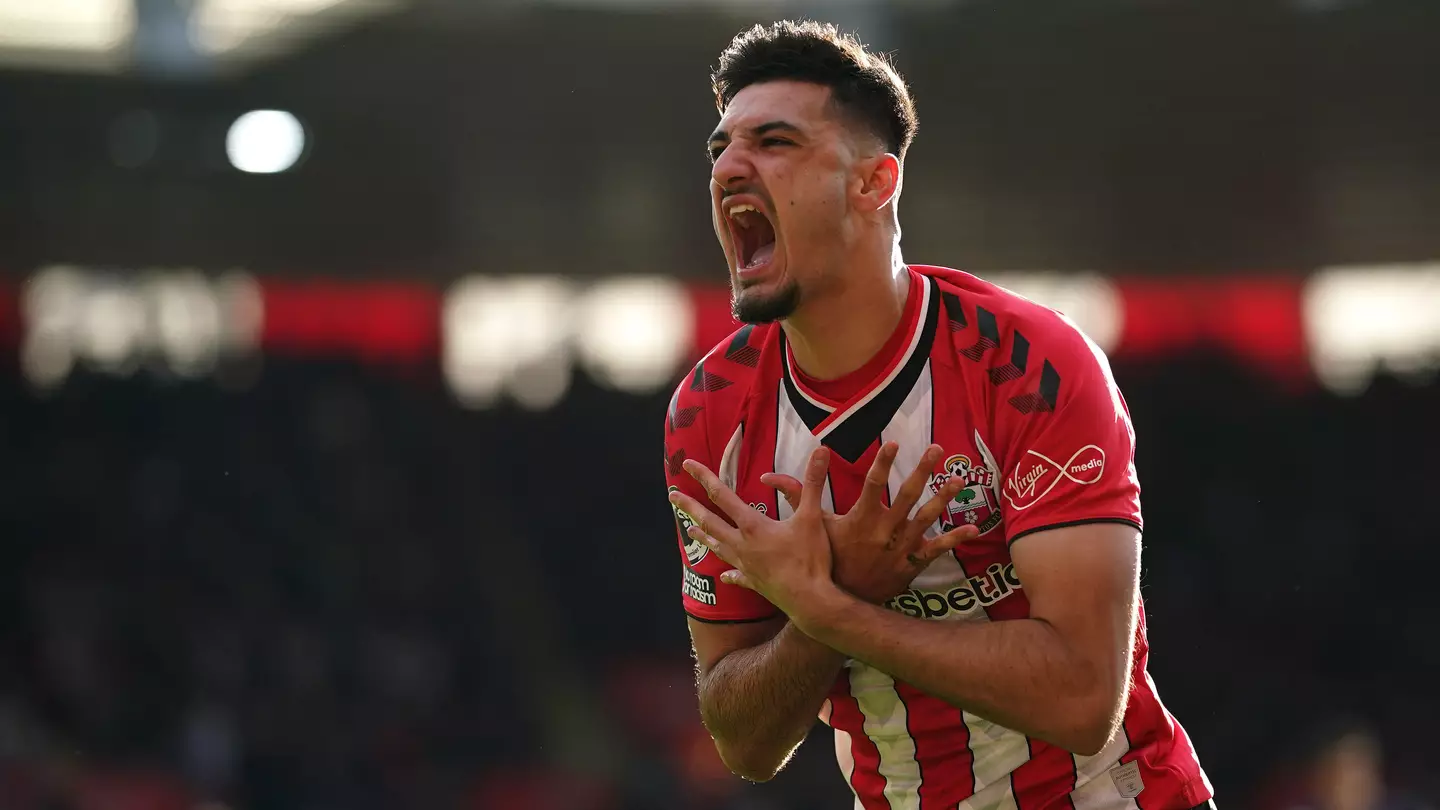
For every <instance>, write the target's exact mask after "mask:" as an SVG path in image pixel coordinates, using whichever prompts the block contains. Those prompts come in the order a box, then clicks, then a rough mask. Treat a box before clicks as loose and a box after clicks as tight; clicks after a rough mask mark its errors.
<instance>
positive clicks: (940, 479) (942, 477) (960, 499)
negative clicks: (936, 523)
mask: <svg viewBox="0 0 1440 810" xmlns="http://www.w3.org/2000/svg"><path fill="white" fill-rule="evenodd" d="M951 477H958V478H960V479H961V480H963V481H964V482H965V484H966V487H965V489H962V490H960V491H959V492H958V493H956V495H955V498H954V500H952V501H950V503H948V504H946V506H945V514H944V515H941V517H940V525H941V528H942V529H943V530H944V531H947V532H948V531H950V530H951V529H954V528H956V527H959V526H964V525H967V524H969V525H971V526H975V527H978V528H979V529H980V533H981V534H985V533H986V532H989V531H990V530H991V529H994V528H995V527H996V526H998V525H1000V517H1001V515H1000V508H999V506H1000V505H999V499H998V498H997V497H996V494H995V471H994V470H992V469H990V468H989V467H988V466H986V465H984V464H975V463H974V462H972V461H971V460H970V457H969V456H967V455H964V454H961V453H957V454H955V455H953V456H951V457H949V458H947V459H945V469H944V471H943V472H937V473H935V474H934V475H932V476H930V491H931V492H939V491H940V488H941V487H942V486H944V485H945V482H946V481H948V480H950V478H951Z"/></svg>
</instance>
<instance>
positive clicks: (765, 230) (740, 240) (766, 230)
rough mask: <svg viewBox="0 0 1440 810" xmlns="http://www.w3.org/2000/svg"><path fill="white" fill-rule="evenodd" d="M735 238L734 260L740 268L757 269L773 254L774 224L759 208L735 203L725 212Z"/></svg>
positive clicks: (767, 261) (766, 263)
mask: <svg viewBox="0 0 1440 810" xmlns="http://www.w3.org/2000/svg"><path fill="white" fill-rule="evenodd" d="M726 216H727V217H728V218H729V220H730V233H731V236H732V237H733V238H734V240H735V261H736V264H737V265H738V266H739V268H740V269H741V270H744V271H752V270H759V269H761V268H763V267H765V266H766V265H768V264H769V263H770V260H771V258H773V257H774V256H775V226H774V225H773V224H771V222H770V218H769V217H767V216H765V214H764V213H763V212H761V211H760V209H758V208H756V207H755V206H753V205H749V204H744V203H742V204H740V205H736V206H734V207H733V208H730V209H729V210H728V211H727V212H726Z"/></svg>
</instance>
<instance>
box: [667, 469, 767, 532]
mask: <svg viewBox="0 0 1440 810" xmlns="http://www.w3.org/2000/svg"><path fill="white" fill-rule="evenodd" d="M684 467H685V472H687V473H689V474H690V477H691V478H694V479H695V480H696V481H698V482H699V483H700V486H702V487H704V488H705V495H706V497H708V498H709V499H710V502H711V503H713V504H715V506H717V507H719V509H720V511H722V512H724V513H725V514H726V515H729V516H730V519H731V520H733V521H735V525H736V526H739V527H741V528H742V529H743V528H745V526H746V525H748V524H750V523H752V522H754V521H756V520H759V519H760V518H759V516H758V515H757V514H756V512H755V510H754V509H751V508H750V505H749V504H747V503H745V501H743V500H741V498H740V496H739V495H736V494H735V492H734V491H733V490H731V489H730V488H729V487H727V486H725V485H724V484H722V483H720V479H719V477H717V476H716V475H715V473H713V472H710V469H709V468H708V467H706V466H705V465H704V464H701V463H700V462H698V461H695V460H694V459H686V461H685V464H684ZM687 511H688V510H687ZM691 516H692V517H693V516H694V513H693V512H692V513H691Z"/></svg>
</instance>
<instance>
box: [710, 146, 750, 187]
mask: <svg viewBox="0 0 1440 810" xmlns="http://www.w3.org/2000/svg"><path fill="white" fill-rule="evenodd" d="M753 173H754V167H753V166H751V165H750V160H749V158H748V157H746V156H745V150H744V149H742V148H740V145H739V144H733V143H732V144H730V145H729V146H727V147H726V148H725V150H724V151H723V152H721V153H720V157H719V158H716V160H715V165H714V166H712V167H711V168H710V179H712V180H714V181H715V184H716V185H718V186H720V188H722V189H724V190H725V191H727V192H730V193H733V192H734V191H735V190H736V189H738V188H740V187H742V186H744V185H745V184H746V183H748V182H749V181H750V180H751V178H752V177H753V176H754V174H753Z"/></svg>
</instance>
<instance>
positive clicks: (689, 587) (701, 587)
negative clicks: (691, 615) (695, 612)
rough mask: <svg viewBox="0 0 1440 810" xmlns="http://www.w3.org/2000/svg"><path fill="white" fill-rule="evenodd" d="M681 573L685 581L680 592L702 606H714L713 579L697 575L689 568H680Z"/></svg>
mask: <svg viewBox="0 0 1440 810" xmlns="http://www.w3.org/2000/svg"><path fill="white" fill-rule="evenodd" d="M680 570H681V572H682V573H683V575H684V577H685V579H684V583H683V584H682V585H681V586H680V590H681V591H682V592H683V593H684V594H685V595H686V596H688V597H690V598H691V599H694V600H695V601H696V602H699V603H700V604H702V605H710V606H711V607H714V606H715V578H714V577H707V576H705V575H704V574H697V573H695V572H694V571H691V570H690V569H689V568H684V567H682V568H681V569H680Z"/></svg>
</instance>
